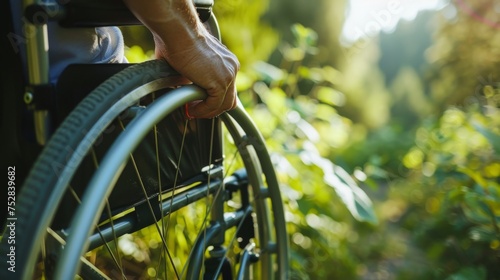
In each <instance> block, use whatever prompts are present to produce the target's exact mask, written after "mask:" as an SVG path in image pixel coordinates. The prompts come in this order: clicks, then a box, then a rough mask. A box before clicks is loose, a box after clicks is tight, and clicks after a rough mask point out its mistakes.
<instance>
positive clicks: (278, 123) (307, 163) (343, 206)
mask: <svg viewBox="0 0 500 280" xmlns="http://www.w3.org/2000/svg"><path fill="white" fill-rule="evenodd" d="M292 30H293V34H295V38H294V40H293V42H292V43H291V44H289V45H286V47H283V48H281V52H282V56H281V57H282V62H281V63H280V67H276V66H273V65H271V64H268V63H265V62H257V63H256V64H254V68H253V71H252V72H247V73H245V78H244V81H243V84H244V86H242V85H239V88H240V93H239V96H240V99H241V100H242V102H243V104H244V105H245V107H246V108H247V110H248V111H249V113H250V115H251V116H252V118H253V119H254V120H255V122H256V123H257V125H258V127H260V128H261V131H262V133H263V135H264V137H265V138H266V142H267V144H268V148H269V149H270V151H272V152H273V153H274V155H273V158H274V159H275V165H276V168H277V171H278V175H279V176H280V181H281V182H282V183H283V195H284V199H285V201H286V211H287V218H288V229H289V232H290V234H291V241H292V242H291V243H292V269H293V272H292V274H293V278H294V279H317V278H320V279H331V278H336V279H346V278H347V279H350V278H353V277H355V275H356V273H357V272H356V266H357V264H356V256H355V255H354V254H352V252H351V250H350V249H349V247H350V246H351V244H352V243H353V242H356V241H357V237H356V236H357V233H356V232H355V229H354V227H353V224H356V223H359V222H356V221H355V220H358V221H364V222H368V223H369V224H376V223H377V221H378V219H377V217H376V215H375V212H374V209H373V205H372V202H371V200H370V199H369V198H368V196H367V195H366V193H365V192H364V191H363V190H362V188H361V187H360V186H359V183H360V182H361V181H363V180H365V178H364V177H363V176H364V173H363V172H362V171H361V170H360V169H359V170H357V173H358V176H357V178H356V177H354V176H353V175H350V174H349V173H348V172H347V171H346V170H345V169H344V168H342V167H341V166H340V165H337V164H334V163H333V162H332V158H334V157H335V155H334V151H336V150H338V149H340V148H342V147H345V146H346V145H347V144H348V141H349V135H350V131H351V130H352V129H353V124H352V122H351V121H349V120H348V119H346V118H345V117H342V116H341V115H340V114H339V113H338V111H337V108H338V107H339V106H342V105H343V104H344V100H345V96H344V94H343V93H341V92H340V91H339V90H337V89H336V85H337V84H338V83H339V81H340V80H341V78H340V77H341V74H340V73H339V72H338V71H337V70H335V69H334V68H332V67H330V66H325V67H310V66H308V65H306V64H304V63H305V62H306V61H308V60H307V58H308V56H311V55H314V54H315V50H316V38H317V34H316V33H315V32H314V31H313V30H311V29H309V28H306V27H304V26H301V25H294V26H293V27H292ZM283 45H285V44H283ZM250 77H253V80H252V78H250ZM360 178H361V180H360ZM349 213H350V214H351V217H352V218H349V216H348V215H349ZM332 249H334V250H332ZM332 264H335V269H332ZM309 277H310V278H309Z"/></svg>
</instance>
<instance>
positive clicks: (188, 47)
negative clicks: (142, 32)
mask: <svg viewBox="0 0 500 280" xmlns="http://www.w3.org/2000/svg"><path fill="white" fill-rule="evenodd" d="M200 28H203V29H202V30H203V31H201V33H202V35H203V36H198V38H197V39H196V40H194V41H192V42H187V43H186V42H185V44H181V45H180V46H181V47H179V48H177V47H172V44H180V42H176V41H173V42H169V43H168V44H170V45H169V46H166V44H165V42H164V40H162V39H160V38H155V43H156V50H155V52H156V56H157V58H160V59H165V60H167V62H168V63H169V64H170V65H171V66H172V67H173V68H174V69H175V70H176V71H178V72H179V73H180V74H181V75H183V76H184V77H186V78H187V79H189V80H190V81H192V82H193V83H194V84H195V85H198V86H200V87H201V88H203V89H205V90H206V92H207V98H206V99H205V100H199V101H194V102H192V103H190V104H189V105H188V111H189V115H190V116H192V117H196V118H213V117H216V116H218V115H220V114H222V113H224V112H225V111H228V110H231V109H234V108H235V107H236V105H237V97H236V86H235V79H236V74H237V72H238V70H239V68H240V64H239V62H238V59H237V58H236V56H235V55H234V54H233V53H231V52H230V51H229V50H228V49H227V48H226V47H225V46H224V45H223V44H222V43H221V42H219V40H217V39H216V38H215V37H213V36H212V35H210V34H209V33H208V31H206V29H205V28H204V27H200Z"/></svg>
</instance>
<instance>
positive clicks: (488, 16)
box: [427, 0, 500, 107]
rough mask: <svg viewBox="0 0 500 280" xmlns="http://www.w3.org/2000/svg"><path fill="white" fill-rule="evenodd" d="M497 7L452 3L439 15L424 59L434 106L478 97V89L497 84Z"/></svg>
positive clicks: (479, 1) (485, 0)
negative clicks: (428, 66) (433, 37)
mask: <svg viewBox="0 0 500 280" xmlns="http://www.w3.org/2000/svg"><path fill="white" fill-rule="evenodd" d="M498 9H499V7H498V3H497V2H496V1H489V0H453V1H451V3H450V5H448V6H447V7H446V8H445V9H444V10H443V11H442V13H441V18H440V20H441V28H440V29H439V30H438V31H437V32H436V34H435V35H436V36H435V40H434V44H433V46H432V47H431V48H430V49H429V51H428V53H427V59H428V60H429V62H430V63H432V64H433V70H432V71H431V72H430V73H429V74H428V77H427V79H428V81H429V83H430V86H431V94H432V97H433V100H434V102H436V103H437V104H439V105H440V106H441V107H444V106H446V105H447V104H459V103H463V102H465V101H467V99H468V98H470V97H473V96H476V97H477V96H479V95H481V90H480V89H481V88H483V87H484V86H486V85H493V84H496V83H498V82H500V74H499V72H498V69H499V67H500V32H499V29H500V24H499V23H498Z"/></svg>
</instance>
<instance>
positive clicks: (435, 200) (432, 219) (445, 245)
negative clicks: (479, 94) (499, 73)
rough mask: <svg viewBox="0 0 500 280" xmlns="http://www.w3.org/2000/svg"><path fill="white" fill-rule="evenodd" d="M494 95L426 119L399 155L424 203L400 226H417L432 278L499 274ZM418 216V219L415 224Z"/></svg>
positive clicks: (499, 125) (498, 131) (498, 123)
mask: <svg viewBox="0 0 500 280" xmlns="http://www.w3.org/2000/svg"><path fill="white" fill-rule="evenodd" d="M499 97H500V95H499V93H498V92H495V93H494V94H493V95H490V96H486V97H484V98H483V102H484V104H480V103H474V104H471V105H469V106H467V107H466V108H464V109H459V108H450V109H448V110H446V111H445V112H444V114H443V115H442V117H440V118H439V119H438V120H435V121H434V120H430V121H428V122H427V123H425V124H424V125H423V126H422V127H420V128H419V129H418V131H417V138H416V146H414V147H413V148H412V149H410V150H409V152H408V153H407V154H406V155H405V157H404V159H403V163H404V165H405V166H406V167H407V168H409V170H410V174H409V176H408V178H407V179H406V182H407V183H408V184H409V186H408V187H406V188H419V189H420V190H421V191H423V192H424V193H425V196H424V197H425V201H423V202H424V203H412V204H413V205H411V206H409V207H412V208H413V210H412V211H411V212H409V215H408V216H407V217H406V218H405V219H404V220H403V221H402V224H403V225H404V226H405V227H408V229H410V230H411V231H413V232H416V234H415V236H414V237H415V240H416V242H417V243H418V244H419V245H420V246H421V248H422V249H424V250H425V251H426V253H427V257H428V258H429V260H430V261H432V265H430V267H429V270H430V271H431V272H432V274H433V275H434V276H435V277H436V278H437V279H443V278H446V277H449V278H448V279H472V278H468V276H467V275H476V276H477V278H473V279H492V278H494V275H499V273H500V270H499V267H498V260H499V256H500V228H499V226H500V163H499V162H500V151H499V150H498V143H500V142H499V141H500V110H499V106H498V105H499V100H500V98H499ZM486 104H487V105H488V106H484V105H486ZM406 198H407V199H411V198H409V197H406ZM417 217H418V219H420V220H421V221H422V222H420V223H414V222H413V220H414V219H417Z"/></svg>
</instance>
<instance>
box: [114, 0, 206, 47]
mask: <svg viewBox="0 0 500 280" xmlns="http://www.w3.org/2000/svg"><path fill="white" fill-rule="evenodd" d="M123 1H124V3H125V4H126V5H127V7H128V8H129V9H130V10H131V11H132V13H134V15H135V16H136V17H137V18H138V19H139V20H140V21H141V22H142V23H143V24H144V25H145V26H146V27H148V29H149V30H150V31H151V32H152V33H153V35H154V37H155V40H160V41H161V43H163V44H164V45H165V48H166V50H167V51H168V52H170V53H179V52H181V51H182V50H183V49H185V48H189V47H190V46H191V45H192V44H194V43H195V42H196V41H197V40H199V39H200V37H203V36H205V33H204V30H203V26H202V24H201V22H200V21H199V19H198V17H197V13H196V10H195V8H194V5H193V4H192V1H191V0H146V1H141V0H123ZM173 40H175V43H170V42H171V41H173Z"/></svg>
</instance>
